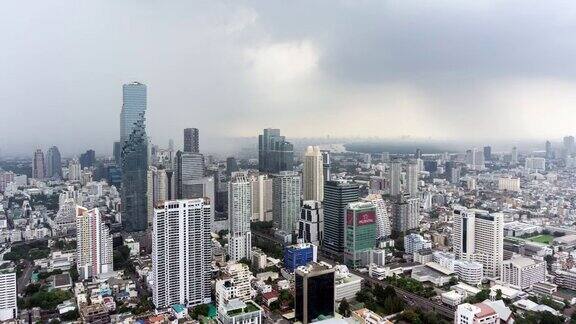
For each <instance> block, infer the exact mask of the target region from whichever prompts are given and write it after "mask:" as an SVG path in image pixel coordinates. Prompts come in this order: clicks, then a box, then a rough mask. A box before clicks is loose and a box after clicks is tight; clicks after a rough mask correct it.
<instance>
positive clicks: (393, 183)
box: [389, 161, 402, 196]
mask: <svg viewBox="0 0 576 324" xmlns="http://www.w3.org/2000/svg"><path fill="white" fill-rule="evenodd" d="M401 173H402V164H401V163H400V162H398V161H393V162H392V163H390V170H389V176H390V195H391V196H397V195H399V194H400V191H401V184H400V176H401Z"/></svg>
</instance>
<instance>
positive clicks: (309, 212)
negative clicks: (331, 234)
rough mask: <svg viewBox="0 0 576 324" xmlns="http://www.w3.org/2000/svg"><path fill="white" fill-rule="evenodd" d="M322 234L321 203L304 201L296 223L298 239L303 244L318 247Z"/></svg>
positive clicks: (322, 214)
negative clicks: (302, 241) (298, 220)
mask: <svg viewBox="0 0 576 324" xmlns="http://www.w3.org/2000/svg"><path fill="white" fill-rule="evenodd" d="M323 232H324V209H323V208H322V203H321V202H319V201H315V200H305V201H304V202H303V203H302V209H301V210H300V222H299V223H298V238H299V239H302V240H304V242H307V243H312V244H314V245H316V246H320V243H321V242H322V237H323Z"/></svg>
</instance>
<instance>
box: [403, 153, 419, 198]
mask: <svg viewBox="0 0 576 324" xmlns="http://www.w3.org/2000/svg"><path fill="white" fill-rule="evenodd" d="M406 171H407V172H406V173H407V176H408V181H407V184H408V185H407V187H408V194H409V195H410V196H411V197H417V196H418V164H416V162H411V163H408V168H407V170H406Z"/></svg>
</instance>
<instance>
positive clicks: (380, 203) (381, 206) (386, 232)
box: [362, 194, 392, 238]
mask: <svg viewBox="0 0 576 324" xmlns="http://www.w3.org/2000/svg"><path fill="white" fill-rule="evenodd" d="M362 200H364V201H369V202H371V203H373V204H374V206H376V226H377V231H378V232H377V238H385V237H388V236H390V234H392V226H391V225H390V216H388V211H387V208H386V203H385V202H384V199H382V195H379V194H370V195H368V196H366V198H363V199H362Z"/></svg>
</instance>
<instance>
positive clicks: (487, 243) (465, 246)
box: [452, 207, 504, 278]
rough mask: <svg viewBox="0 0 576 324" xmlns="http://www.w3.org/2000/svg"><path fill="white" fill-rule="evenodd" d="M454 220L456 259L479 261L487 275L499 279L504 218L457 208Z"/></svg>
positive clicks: (498, 215) (479, 211)
mask: <svg viewBox="0 0 576 324" xmlns="http://www.w3.org/2000/svg"><path fill="white" fill-rule="evenodd" d="M453 220H454V227H453V235H454V238H453V241H452V242H453V245H454V254H455V255H456V258H457V259H462V260H466V261H476V262H480V263H482V266H483V267H484V275H485V276H487V277H489V278H497V277H499V276H500V272H501V269H502V262H503V260H504V215H503V214H501V213H492V214H490V213H488V212H487V211H485V210H478V209H466V208H465V207H456V208H455V209H454V217H453Z"/></svg>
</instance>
